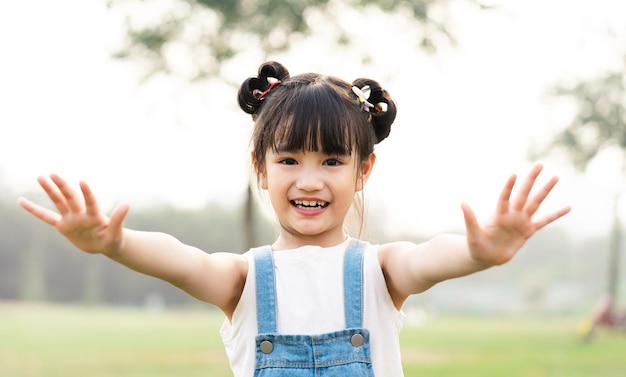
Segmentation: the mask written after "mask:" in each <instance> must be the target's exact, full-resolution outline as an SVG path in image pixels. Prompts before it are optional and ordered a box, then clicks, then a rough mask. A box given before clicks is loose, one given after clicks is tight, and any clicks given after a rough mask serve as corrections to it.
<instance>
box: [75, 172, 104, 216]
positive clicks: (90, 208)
mask: <svg viewBox="0 0 626 377" xmlns="http://www.w3.org/2000/svg"><path fill="white" fill-rule="evenodd" d="M79 185H80V191H81V192H82V193H83V197H84V198H85V208H86V210H87V214H88V215H91V216H98V215H99V214H100V206H99V205H98V201H97V200H96V196H95V195H94V194H93V192H92V191H91V188H90V187H89V185H88V184H87V182H85V181H81V182H80V184H79Z"/></svg>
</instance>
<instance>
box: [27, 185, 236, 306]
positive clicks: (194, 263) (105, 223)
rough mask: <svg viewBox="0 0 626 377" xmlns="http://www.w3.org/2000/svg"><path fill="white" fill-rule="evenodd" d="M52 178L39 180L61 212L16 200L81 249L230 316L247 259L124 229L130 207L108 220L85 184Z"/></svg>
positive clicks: (112, 215) (166, 236)
mask: <svg viewBox="0 0 626 377" xmlns="http://www.w3.org/2000/svg"><path fill="white" fill-rule="evenodd" d="M50 178H51V180H47V179H45V178H39V179H38V181H39V184H40V185H41V187H42V188H43V189H44V191H45V192H46V194H47V195H48V197H49V198H50V199H51V200H52V202H53V204H54V206H55V207H56V209H57V211H58V212H55V211H51V210H49V209H47V208H45V207H42V206H40V205H38V204H35V203H33V202H31V201H29V200H27V199H24V198H20V199H19V200H18V203H19V204H20V206H22V208H24V209H25V210H26V211H28V212H30V213H31V214H32V215H33V216H35V217H37V218H39V219H40V220H42V221H44V222H46V223H48V224H50V225H51V226H53V227H55V228H56V230H57V231H58V232H59V233H61V234H62V235H63V236H65V237H66V238H67V239H68V240H69V241H70V242H71V243H72V244H74V245H75V246H76V247H78V248H79V249H81V250H83V251H85V252H87V253H91V254H103V255H106V256H107V257H109V258H111V259H112V260H114V261H116V262H119V263H121V264H123V265H125V266H127V267H129V268H131V269H133V270H135V271H138V272H141V273H144V274H147V275H151V276H154V277H156V278H159V279H162V280H165V281H167V282H169V283H171V284H173V285H175V286H177V287H179V288H181V289H183V290H184V291H185V292H187V293H189V294H190V295H192V296H194V297H196V298H198V299H200V300H203V301H206V302H208V303H211V304H214V305H216V306H218V307H220V308H221V309H222V310H223V311H224V312H225V313H226V314H227V315H230V314H232V310H234V307H235V306H236V303H237V301H238V300H239V296H240V295H241V290H242V289H243V283H244V281H245V276H246V273H247V263H246V261H245V259H244V258H243V256H241V255H235V254H227V253H215V254H207V253H205V252H203V251H201V250H199V249H196V248H194V247H191V246H188V245H185V244H183V243H182V242H180V241H178V240H177V239H175V238H174V237H172V236H170V235H168V234H165V233H158V232H141V231H135V230H130V229H125V228H124V227H123V223H124V219H125V217H126V215H127V213H128V211H129V207H128V206H127V205H120V206H118V207H117V208H116V209H114V210H113V212H112V213H111V216H110V217H108V216H106V215H104V214H103V213H102V212H101V211H100V208H99V206H98V203H97V201H96V198H95V196H94V195H93V193H92V191H91V189H90V188H89V186H88V185H87V184H86V183H85V182H81V183H80V189H81V192H82V196H81V195H80V194H78V193H77V192H76V191H74V190H73V189H72V188H71V187H70V186H69V185H68V184H67V182H65V180H63V179H62V178H61V177H59V176H57V175H51V176H50Z"/></svg>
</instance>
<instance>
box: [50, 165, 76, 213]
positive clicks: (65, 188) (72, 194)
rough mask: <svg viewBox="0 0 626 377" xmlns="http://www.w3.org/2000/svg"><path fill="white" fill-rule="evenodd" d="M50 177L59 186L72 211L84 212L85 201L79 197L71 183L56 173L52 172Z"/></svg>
mask: <svg viewBox="0 0 626 377" xmlns="http://www.w3.org/2000/svg"><path fill="white" fill-rule="evenodd" d="M50 178H51V179H52V182H54V184H55V185H57V187H58V188H59V190H60V191H61V193H62V194H63V197H65V201H66V202H67V205H68V207H69V209H70V210H71V211H72V212H82V211H83V203H84V202H83V201H82V200H81V199H80V198H79V196H78V195H77V193H76V191H74V189H72V187H70V185H69V184H68V183H67V182H66V181H65V180H64V179H63V178H61V177H59V176H58V175H56V174H51V175H50Z"/></svg>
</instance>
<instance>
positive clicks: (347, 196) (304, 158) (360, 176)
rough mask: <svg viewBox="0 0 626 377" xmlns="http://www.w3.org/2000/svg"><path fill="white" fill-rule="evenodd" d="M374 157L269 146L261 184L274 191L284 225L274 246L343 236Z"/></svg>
mask: <svg viewBox="0 0 626 377" xmlns="http://www.w3.org/2000/svg"><path fill="white" fill-rule="evenodd" d="M374 162H375V157H374V155H373V154H371V155H370V157H369V158H368V159H366V160H365V161H364V162H363V163H362V164H359V162H358V161H357V159H356V157H355V154H354V153H352V154H351V155H343V156H336V155H335V156H331V155H327V154H324V153H322V152H321V151H318V152H315V151H302V150H297V151H287V150H280V148H279V149H278V151H276V152H275V151H273V150H272V148H270V149H268V151H267V155H266V158H265V166H264V167H263V169H262V170H261V171H260V172H259V185H260V187H261V188H262V189H264V190H267V191H268V194H269V198H270V202H271V203H272V207H273V208H274V211H275V213H276V215H277V217H278V220H279V222H280V226H281V229H280V236H279V237H278V240H277V241H276V243H275V244H274V245H273V247H274V249H275V250H276V249H278V250H281V249H291V248H295V247H299V246H302V245H319V246H323V247H326V246H333V245H337V244H339V243H341V242H343V241H344V240H345V239H346V235H345V233H344V230H343V224H344V219H345V217H346V214H347V213H348V210H349V209H350V206H351V205H352V202H353V199H354V195H355V193H356V192H358V191H360V190H362V189H363V185H364V184H365V182H366V181H367V179H368V177H369V175H370V172H371V170H372V167H373V165H374ZM357 165H360V166H357Z"/></svg>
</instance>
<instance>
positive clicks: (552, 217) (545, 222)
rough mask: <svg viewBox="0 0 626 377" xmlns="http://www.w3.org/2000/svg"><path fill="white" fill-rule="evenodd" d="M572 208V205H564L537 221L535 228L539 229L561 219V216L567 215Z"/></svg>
mask: <svg viewBox="0 0 626 377" xmlns="http://www.w3.org/2000/svg"><path fill="white" fill-rule="evenodd" d="M571 210H572V207H570V206H567V207H563V208H561V209H560V210H558V211H556V212H553V213H552V214H550V215H548V216H545V217H544V218H542V219H541V220H539V221H535V229H537V230H539V229H541V228H543V227H544V226H546V225H548V224H550V223H551V222H553V221H555V220H557V219H560V218H561V217H563V216H565V215H567V214H568V213H569V212H570V211H571Z"/></svg>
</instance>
